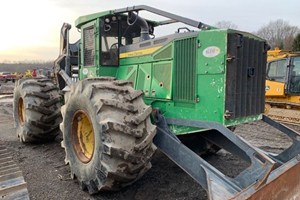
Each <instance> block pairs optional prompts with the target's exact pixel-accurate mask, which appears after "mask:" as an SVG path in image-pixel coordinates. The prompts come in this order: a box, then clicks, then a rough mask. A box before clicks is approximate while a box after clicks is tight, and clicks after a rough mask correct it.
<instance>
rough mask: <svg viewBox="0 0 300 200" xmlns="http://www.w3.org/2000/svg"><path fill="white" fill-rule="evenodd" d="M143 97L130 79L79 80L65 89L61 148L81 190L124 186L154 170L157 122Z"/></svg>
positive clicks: (101, 189) (97, 190)
mask: <svg viewBox="0 0 300 200" xmlns="http://www.w3.org/2000/svg"><path fill="white" fill-rule="evenodd" d="M142 96H143V93H142V91H136V90H134V89H133V88H132V85H131V83H130V82H128V81H116V80H114V79H113V78H108V77H105V78H104V77H103V78H94V79H86V80H83V81H79V82H77V83H76V84H74V85H73V86H72V87H71V90H70V92H68V93H66V95H65V105H64V106H63V107H62V109H61V110H62V116H63V122H62V123H61V126H60V128H61V131H62V132H63V141H62V147H63V148H65V151H66V158H65V162H66V163H68V164H69V165H70V168H71V177H72V178H74V179H75V178H77V180H78V182H79V185H80V187H81V189H83V190H85V189H87V190H88V191H89V193H90V194H94V193H97V192H99V191H103V190H119V189H121V188H122V187H124V186H127V185H129V184H131V183H133V182H134V181H136V180H137V179H139V178H140V177H141V176H142V175H143V174H144V173H145V172H146V171H147V170H148V169H150V167H151V163H150V160H151V158H152V156H153V154H154V152H155V149H156V147H155V146H154V144H153V143H152V140H153V137H154V136H155V133H156V126H154V125H152V123H151V121H150V114H151V111H152V109H151V107H150V106H147V105H145V104H144V101H143V98H142Z"/></svg>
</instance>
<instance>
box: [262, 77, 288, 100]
mask: <svg viewBox="0 0 300 200" xmlns="http://www.w3.org/2000/svg"><path fill="white" fill-rule="evenodd" d="M284 85H285V84H284V83H280V82H276V81H269V80H266V97H272V96H276V97H284V96H285V93H284Z"/></svg>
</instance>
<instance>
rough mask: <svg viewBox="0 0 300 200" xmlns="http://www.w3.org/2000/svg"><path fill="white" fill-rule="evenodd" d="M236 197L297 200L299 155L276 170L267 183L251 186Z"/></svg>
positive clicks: (263, 199)
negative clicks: (260, 185)
mask: <svg viewBox="0 0 300 200" xmlns="http://www.w3.org/2000/svg"><path fill="white" fill-rule="evenodd" d="M235 199H248V200H268V199H270V200H283V199H286V200H295V199H300V163H299V157H297V158H295V159H293V160H292V161H290V162H288V163H286V164H285V165H282V166H281V167H280V168H278V169H276V170H274V171H273V172H272V173H271V174H270V176H269V178H268V180H267V182H266V184H264V185H263V186H262V187H260V188H258V189H256V188H255V187H254V188H249V189H247V190H245V191H243V192H241V193H240V194H239V195H238V196H236V197H235Z"/></svg>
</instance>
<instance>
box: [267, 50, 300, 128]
mask: <svg viewBox="0 0 300 200" xmlns="http://www.w3.org/2000/svg"><path fill="white" fill-rule="evenodd" d="M266 79H267V80H266V107H265V108H266V109H265V110H266V114H267V115H268V116H269V117H271V118H273V119H275V120H277V121H281V122H285V123H290V124H297V125H300V52H291V51H285V50H280V49H279V48H275V49H274V50H269V51H268V63H267V78H266Z"/></svg>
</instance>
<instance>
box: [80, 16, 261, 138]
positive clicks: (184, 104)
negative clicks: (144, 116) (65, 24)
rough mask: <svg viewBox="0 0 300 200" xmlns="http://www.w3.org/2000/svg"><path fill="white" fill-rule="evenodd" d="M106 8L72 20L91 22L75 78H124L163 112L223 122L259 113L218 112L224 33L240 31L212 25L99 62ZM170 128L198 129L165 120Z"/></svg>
mask: <svg viewBox="0 0 300 200" xmlns="http://www.w3.org/2000/svg"><path fill="white" fill-rule="evenodd" d="M106 15H108V16H110V15H111V12H110V11H108V12H101V13H96V14H92V15H88V16H84V17H80V18H79V19H78V20H77V21H76V26H77V27H78V28H80V29H81V34H82V38H84V35H83V32H84V31H83V29H85V28H86V27H88V26H90V25H93V26H94V27H95V28H94V50H95V51H94V52H95V58H94V59H95V61H94V63H95V64H94V65H92V66H84V56H85V53H86V52H85V50H84V42H83V41H82V42H81V44H80V45H81V54H80V57H81V59H80V79H84V78H88V77H96V76H114V77H116V78H117V79H121V80H130V81H132V82H133V85H134V87H135V89H139V90H143V91H144V94H145V102H146V103H147V104H149V105H152V106H153V107H154V108H159V109H160V110H161V111H162V113H163V114H164V116H165V117H167V118H177V119H187V120H204V121H213V122H218V123H221V124H223V125H225V126H232V125H237V124H240V123H245V122H250V121H254V120H258V119H260V118H261V114H255V115H250V116H243V117H240V118H235V119H226V118H225V117H224V113H225V112H226V110H225V99H226V86H227V81H230V80H226V70H227V61H226V59H227V56H228V49H227V48H228V34H229V33H235V34H243V35H244V36H247V37H249V38H253V39H256V40H260V39H259V38H256V37H255V36H253V35H251V34H248V33H242V32H236V31H233V30H227V29H221V30H220V29H213V30H207V31H201V32H198V34H197V35H196V34H195V36H190V37H187V36H186V35H184V34H182V37H177V38H176V39H174V40H172V41H170V42H169V43H167V44H164V46H163V47H161V48H160V49H159V50H157V51H155V52H153V53H151V54H147V55H141V56H136V57H125V58H121V59H120V60H119V66H102V65H101V56H100V53H101V42H102V41H101V31H100V30H101V23H100V21H101V17H102V16H106ZM170 128H171V129H172V131H174V132H175V133H176V134H185V133H189V132H195V131H199V130H197V129H195V128H191V127H180V126H170Z"/></svg>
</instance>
